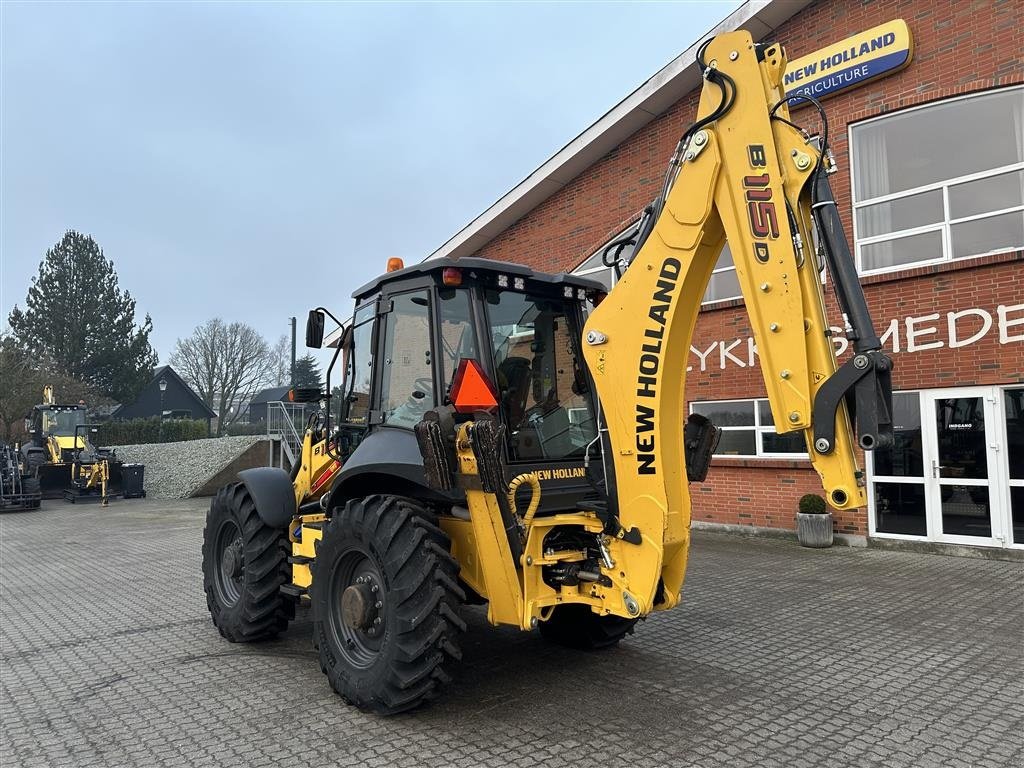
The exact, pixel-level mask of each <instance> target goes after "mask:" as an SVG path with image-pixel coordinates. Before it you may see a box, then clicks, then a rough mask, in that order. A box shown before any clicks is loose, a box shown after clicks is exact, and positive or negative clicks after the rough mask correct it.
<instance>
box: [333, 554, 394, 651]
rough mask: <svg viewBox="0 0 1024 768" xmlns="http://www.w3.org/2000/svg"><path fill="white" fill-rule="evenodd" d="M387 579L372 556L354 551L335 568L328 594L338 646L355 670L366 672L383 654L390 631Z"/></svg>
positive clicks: (345, 556)
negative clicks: (385, 580) (387, 612)
mask: <svg viewBox="0 0 1024 768" xmlns="http://www.w3.org/2000/svg"><path fill="white" fill-rule="evenodd" d="M384 587H385V582H384V576H383V574H382V573H381V571H380V568H378V567H377V564H376V563H375V562H374V560H373V558H372V557H371V556H370V555H369V553H367V552H365V551H364V550H362V549H353V550H349V551H348V552H346V553H344V554H343V555H342V556H341V557H340V558H339V559H338V562H337V565H335V567H334V573H333V575H332V578H331V589H330V593H329V595H328V598H329V608H330V611H329V612H330V627H331V632H332V634H333V635H334V640H335V647H336V648H338V649H339V650H340V651H341V655H342V656H343V657H344V658H345V661H346V662H347V663H348V664H350V665H351V666H353V667H358V668H360V669H365V668H367V667H369V666H371V665H372V664H373V663H374V662H375V661H376V660H377V657H378V656H379V655H380V652H381V649H382V647H383V645H384V636H385V634H386V632H387V622H386V620H385V616H386V611H387V601H386V594H385V593H386V590H385V588H384Z"/></svg>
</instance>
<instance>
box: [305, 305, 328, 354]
mask: <svg viewBox="0 0 1024 768" xmlns="http://www.w3.org/2000/svg"><path fill="white" fill-rule="evenodd" d="M323 345H324V313H323V312H321V311H320V310H319V309H311V310H309V317H307V318H306V346H307V347H310V348H311V349H320V348H321V347H322V346H323Z"/></svg>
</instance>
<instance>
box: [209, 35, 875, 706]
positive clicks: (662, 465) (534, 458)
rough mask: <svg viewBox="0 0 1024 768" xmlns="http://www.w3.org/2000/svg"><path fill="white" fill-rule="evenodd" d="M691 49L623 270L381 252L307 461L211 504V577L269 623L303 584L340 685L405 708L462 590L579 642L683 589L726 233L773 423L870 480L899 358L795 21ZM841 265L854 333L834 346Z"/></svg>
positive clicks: (708, 432) (847, 488)
mask: <svg viewBox="0 0 1024 768" xmlns="http://www.w3.org/2000/svg"><path fill="white" fill-rule="evenodd" d="M698 62H699V64H700V66H701V68H702V70H703V74H704V85H703V89H702V93H701V98H700V105H699V108H698V117H697V121H696V122H695V123H694V124H693V125H692V126H691V127H690V128H689V129H687V130H686V132H685V133H684V134H683V136H682V138H681V140H680V142H679V145H678V147H677V150H676V152H675V154H674V156H673V157H672V160H671V163H670V166H669V169H668V172H667V174H666V180H665V184H664V187H663V189H662V192H661V194H660V195H659V197H658V198H657V199H656V200H655V201H654V202H653V203H652V204H651V205H650V206H649V207H648V208H647V209H646V211H645V212H644V216H643V218H642V220H641V224H640V226H639V229H638V231H637V232H636V234H635V235H634V236H632V240H631V241H630V242H629V243H627V242H626V241H625V240H622V241H619V242H613V243H611V244H610V245H609V246H608V248H607V250H606V252H605V256H606V263H608V264H609V265H610V266H614V267H615V268H616V269H618V270H619V272H620V277H619V279H618V281H617V282H616V284H615V287H614V288H613V289H612V290H611V291H609V292H607V294H606V292H605V288H604V287H603V286H602V285H600V284H598V283H595V282H591V281H588V280H586V279H583V278H580V277H575V276H572V275H566V274H559V275H548V274H542V273H539V272H535V271H532V270H530V269H527V268H525V267H523V266H519V265H515V264H506V263H501V262H495V261H488V260H482V259H475V258H465V259H458V260H449V259H439V260H434V261H427V262H424V263H421V264H418V265H416V266H413V267H409V268H397V267H400V266H401V265H397V264H396V265H389V270H390V269H391V267H392V266H394V267H396V269H395V270H394V271H388V272H387V273H386V274H384V275H383V276H381V277H379V278H378V279H376V280H374V281H373V282H371V283H369V284H368V285H365V286H363V287H362V288H360V289H359V290H358V291H356V293H355V295H354V297H355V300H356V306H355V311H354V314H353V316H352V319H351V321H349V322H347V323H344V324H343V325H344V329H345V330H344V334H343V338H342V342H341V344H340V346H339V350H338V352H343V353H344V358H343V359H344V369H345V374H344V380H343V383H342V386H341V393H342V394H341V397H340V400H341V402H340V403H338V404H337V405H338V411H339V413H338V415H337V424H336V425H334V426H332V425H331V423H330V418H329V415H330V411H331V410H333V409H332V408H330V407H329V403H330V399H329V398H328V397H327V395H326V393H312V397H313V398H320V399H321V412H320V413H321V415H320V416H319V417H318V420H317V421H315V422H314V423H311V425H310V428H309V429H308V430H307V433H306V442H305V445H304V448H303V452H302V458H301V462H300V465H299V466H298V467H297V468H296V470H295V471H294V473H293V476H291V477H290V476H289V475H288V474H287V473H285V472H284V471H281V470H275V469H272V468H263V469H254V470H248V471H247V472H243V473H241V475H240V477H239V479H238V481H237V482H234V483H231V484H230V485H228V486H227V487H226V488H224V489H223V490H222V491H221V492H220V493H219V494H218V495H217V497H216V498H215V499H214V500H213V502H212V504H211V508H210V512H209V515H208V517H207V523H206V529H205V535H204V544H203V569H204V585H205V589H206V594H207V600H208V604H209V607H210V612H211V615H212V617H213V621H214V623H215V624H216V626H217V627H218V628H219V630H220V632H221V633H222V634H223V635H224V636H225V637H227V638H228V639H229V640H233V641H252V640H260V639H264V638H268V637H272V636H273V635H275V634H277V633H279V632H281V631H282V630H284V629H285V627H286V626H287V624H288V621H289V620H290V619H291V618H292V617H293V615H294V610H295V606H296V605H297V604H298V603H299V602H304V603H308V604H310V606H311V608H312V617H313V633H314V643H315V645H316V646H317V648H318V652H319V657H320V666H321V668H322V669H323V671H324V672H325V674H326V675H327V678H328V680H329V682H330V684H331V686H332V687H333V688H334V689H335V690H336V691H337V692H338V693H339V694H341V696H342V697H343V698H344V699H345V700H346V701H348V702H350V703H352V704H354V705H356V706H358V707H360V708H362V709H365V710H369V711H373V712H377V713H383V714H390V713H395V712H401V711H404V710H408V709H411V708H413V707H416V706H417V705H419V704H421V703H422V702H424V701H426V700H428V699H431V698H433V697H435V696H436V695H437V694H438V692H439V690H440V689H441V687H442V686H443V684H444V683H445V682H446V681H447V680H448V679H449V673H450V670H451V668H452V665H453V664H454V662H456V661H457V660H458V659H459V657H460V652H459V637H460V635H461V634H462V632H463V630H464V629H465V624H464V622H463V619H462V618H461V617H460V615H459V609H460V607H461V605H462V604H464V603H476V604H486V605H487V618H488V620H489V621H490V623H492V624H494V625H510V626H514V627H518V628H520V629H522V630H525V631H529V630H533V629H538V630H539V631H540V633H541V634H542V635H543V636H544V637H545V638H548V639H550V640H552V641H554V642H558V643H561V644H564V645H567V646H571V647H573V648H580V649H598V648H605V647H609V646H613V645H615V644H616V643H618V642H619V641H620V640H621V639H622V638H623V637H625V636H626V635H627V634H629V633H631V632H632V631H633V630H634V627H635V625H636V624H637V622H638V621H640V620H642V619H644V618H646V617H648V616H650V615H651V614H652V613H653V612H657V611H665V610H670V609H672V608H674V607H675V606H676V605H677V604H678V603H679V602H680V590H681V588H682V586H683V579H684V575H685V572H686V563H687V553H688V548H689V542H690V534H689V531H690V508H691V503H690V494H689V490H688V482H701V481H702V480H703V479H704V478H705V475H706V473H707V470H708V466H709V463H710V459H711V455H712V453H713V452H714V449H715V445H716V443H717V440H718V436H719V434H720V430H719V429H718V428H717V427H715V426H714V425H713V424H711V423H710V422H709V421H707V420H706V419H704V418H702V417H699V416H696V415H690V416H688V415H687V413H686V409H685V403H686V401H685V395H684V384H685V380H686V362H687V356H688V350H689V348H690V342H691V336H692V334H693V330H694V326H695V323H696V320H697V315H698V312H699V308H700V302H701V296H702V295H703V294H704V290H705V287H706V285H707V283H708V280H709V278H710V275H711V271H712V269H713V268H714V265H715V262H716V261H717V258H718V256H719V253H720V252H721V250H722V247H723V245H724V244H725V242H726V240H728V242H729V244H730V246H731V250H732V255H733V260H734V262H735V264H736V272H737V276H738V278H739V281H740V286H741V289H742V292H743V297H744V301H745V306H746V309H747V312H748V314H749V316H750V323H751V327H752V329H753V333H754V337H755V339H756V342H757V347H758V353H759V356H760V361H761V370H762V373H763V375H764V381H765V386H766V389H767V394H768V399H769V401H770V404H771V410H772V415H773V416H774V419H775V424H776V425H777V427H776V429H777V430H778V431H779V432H783V433H789V432H797V433H800V434H801V435H803V437H804V439H805V442H806V444H807V450H808V455H809V457H810V460H811V463H812V464H813V465H814V467H815V469H816V470H817V471H818V473H819V475H820V477H821V481H822V485H823V487H824V489H825V495H826V497H827V499H828V502H829V503H830V504H831V505H832V506H833V507H835V508H836V509H849V508H852V507H860V506H864V505H865V503H866V498H865V478H864V474H863V472H862V470H861V469H860V467H859V466H858V460H857V453H858V447H859V448H860V449H863V450H872V449H874V448H877V447H880V446H886V445H889V444H890V443H891V441H892V424H891V416H890V414H891V398H892V395H891V381H890V372H891V362H890V360H889V358H888V357H887V356H886V355H885V354H884V353H883V352H882V349H881V343H880V341H879V338H878V335H877V333H876V332H875V329H874V326H873V324H872V320H871V317H870V314H869V312H868V307H867V305H866V302H865V298H864V293H863V291H862V289H861V286H860V284H859V282H858V279H857V274H856V271H855V268H854V264H853V260H852V258H851V256H850V252H849V247H848V244H847V241H846V238H845V235H844V234H843V231H842V225H841V222H840V218H839V214H838V211H837V209H836V205H835V202H834V199H833V195H832V192H831V190H830V187H829V180H828V177H829V174H830V173H831V172H832V171H833V170H834V169H835V164H834V160H833V159H832V154H831V152H830V151H829V149H828V126H827V119H826V115H825V113H824V111H823V110H822V109H821V107H820V105H819V104H818V103H817V102H815V101H814V100H813V99H809V98H806V97H800V98H801V99H803V100H804V101H807V102H809V103H811V104H812V105H813V106H814V107H816V108H817V111H818V113H819V115H820V120H821V132H820V140H812V138H811V137H810V135H809V134H808V132H807V131H805V130H803V129H802V128H801V127H800V126H798V125H797V124H795V123H794V121H793V120H792V118H791V116H790V112H789V104H790V102H791V101H792V99H787V97H786V96H785V93H784V91H783V87H782V77H783V72H784V71H785V68H786V57H785V53H784V51H783V49H782V47H781V46H780V45H778V44H758V43H754V42H753V40H752V39H751V37H750V35H749V34H748V33H746V32H733V33H729V34H724V35H721V36H719V37H716V38H714V39H712V40H710V41H708V42H707V43H705V44H704V45H703V46H702V47H701V48H700V50H699V53H698ZM629 244H631V245H633V246H634V248H633V249H632V256H631V257H630V258H628V259H620V258H619V254H620V253H622V252H624V248H625V246H626V245H629ZM826 267H827V268H828V271H829V281H828V282H829V284H830V285H831V287H832V288H833V289H834V291H835V293H836V298H837V301H838V304H839V307H840V308H841V311H842V313H843V318H844V321H845V323H846V326H847V327H846V336H847V338H848V339H849V341H850V345H851V347H852V349H853V354H852V356H851V358H850V359H849V360H848V361H847V362H845V363H844V364H843V365H841V366H840V365H837V361H836V358H835V355H834V349H833V343H832V339H831V332H830V330H829V326H830V323H829V321H828V319H827V318H826V313H825V301H824V295H823V281H822V279H821V273H822V270H823V269H825V268H826ZM325 313H326V314H328V315H330V316H331V317H332V319H334V320H335V321H337V318H335V317H334V315H333V314H330V313H329V312H328V311H327V310H325V309H323V308H318V309H316V310H313V311H312V312H310V317H309V321H308V323H307V329H306V339H307V344H308V345H309V346H312V347H319V346H321V344H322V340H323V333H324V325H325V322H326V321H325ZM338 352H336V353H335V360H337V358H338ZM333 366H334V361H332V363H331V367H330V368H329V369H328V392H329V391H330V387H329V377H330V372H331V370H333ZM300 399H301V396H300ZM328 470H329V472H330V477H329V479H328V480H326V481H323V482H321V479H320V478H322V477H323V476H324V473H325V472H327V471H328Z"/></svg>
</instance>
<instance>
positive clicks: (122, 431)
mask: <svg viewBox="0 0 1024 768" xmlns="http://www.w3.org/2000/svg"><path fill="white" fill-rule="evenodd" d="M206 437H209V435H208V434H207V430H206V422H205V421H202V420H200V419H164V423H163V427H162V428H161V425H160V419H159V418H156V417H154V418H152V419H127V420H125V421H107V422H104V423H103V424H100V425H99V433H98V434H97V435H96V440H95V442H96V444H97V445H103V446H107V445H139V444H144V443H175V442H178V441H180V440H200V439H203V438H206Z"/></svg>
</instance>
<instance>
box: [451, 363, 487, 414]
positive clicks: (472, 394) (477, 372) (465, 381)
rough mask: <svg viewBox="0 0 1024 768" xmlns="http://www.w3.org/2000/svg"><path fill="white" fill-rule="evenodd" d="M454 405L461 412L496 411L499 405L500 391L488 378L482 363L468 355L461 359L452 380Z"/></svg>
mask: <svg viewBox="0 0 1024 768" xmlns="http://www.w3.org/2000/svg"><path fill="white" fill-rule="evenodd" d="M451 400H452V405H453V406H455V410H456V411H457V412H459V413H473V411H494V410H495V409H496V408H497V407H498V393H497V392H496V391H495V389H494V385H493V384H492V383H491V380H490V379H488V378H487V374H486V373H484V371H483V368H481V367H480V363H478V362H477V361H476V360H473V359H471V358H468V357H464V358H462V360H460V361H459V367H458V369H456V371H455V380H454V381H453V382H452V392H451Z"/></svg>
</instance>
